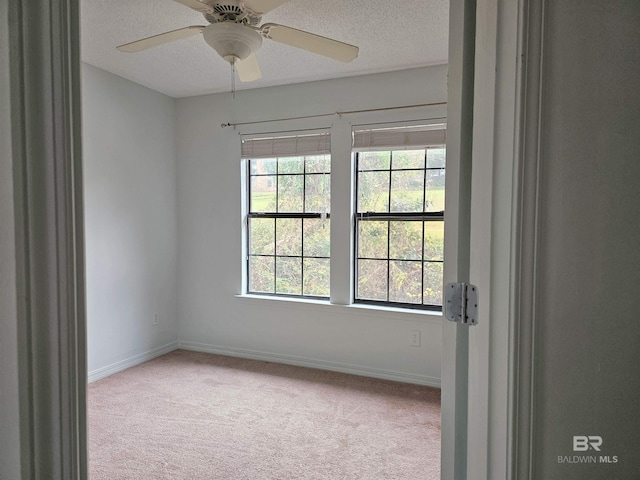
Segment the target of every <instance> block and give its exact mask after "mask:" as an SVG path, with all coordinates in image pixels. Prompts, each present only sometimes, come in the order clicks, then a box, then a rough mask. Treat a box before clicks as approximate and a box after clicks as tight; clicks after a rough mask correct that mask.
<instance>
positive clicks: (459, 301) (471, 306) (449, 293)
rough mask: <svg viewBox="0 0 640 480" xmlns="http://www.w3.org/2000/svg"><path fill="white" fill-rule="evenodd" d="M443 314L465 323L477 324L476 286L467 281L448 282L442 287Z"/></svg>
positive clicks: (449, 318)
mask: <svg viewBox="0 0 640 480" xmlns="http://www.w3.org/2000/svg"><path fill="white" fill-rule="evenodd" d="M444 299H445V303H444V316H445V317H446V318H447V320H450V321H452V322H457V323H464V324H465V325H477V324H478V287H476V286H475V285H469V284H467V283H448V284H447V285H446V286H445V287H444Z"/></svg>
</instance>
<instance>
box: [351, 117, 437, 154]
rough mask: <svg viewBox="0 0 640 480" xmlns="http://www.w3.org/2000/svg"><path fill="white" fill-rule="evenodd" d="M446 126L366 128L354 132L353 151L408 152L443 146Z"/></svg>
mask: <svg viewBox="0 0 640 480" xmlns="http://www.w3.org/2000/svg"><path fill="white" fill-rule="evenodd" d="M445 143H446V125H444V124H438V125H412V126H409V127H392V128H367V129H361V130H354V132H353V150H354V151H356V152H362V151H372V150H410V149H414V148H416V149H417V148H425V147H434V146H440V145H444V144H445Z"/></svg>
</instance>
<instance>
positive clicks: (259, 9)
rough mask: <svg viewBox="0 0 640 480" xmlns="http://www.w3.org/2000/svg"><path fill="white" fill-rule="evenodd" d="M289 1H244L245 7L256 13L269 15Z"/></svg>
mask: <svg viewBox="0 0 640 480" xmlns="http://www.w3.org/2000/svg"><path fill="white" fill-rule="evenodd" d="M288 1H289V0H244V5H245V7H247V8H249V9H250V10H252V11H253V12H255V13H267V12H270V11H271V10H273V9H274V8H276V7H279V6H280V5H282V4H283V3H287V2H288Z"/></svg>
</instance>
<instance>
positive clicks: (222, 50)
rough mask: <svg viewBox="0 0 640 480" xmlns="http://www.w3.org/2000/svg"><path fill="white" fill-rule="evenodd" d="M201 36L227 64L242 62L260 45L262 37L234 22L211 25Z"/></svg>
mask: <svg viewBox="0 0 640 480" xmlns="http://www.w3.org/2000/svg"><path fill="white" fill-rule="evenodd" d="M202 35H203V36H204V39H205V41H206V42H207V43H208V44H209V45H211V47H212V48H213V49H214V50H215V51H216V52H218V54H219V55H220V56H221V57H222V58H224V59H225V60H226V61H227V62H229V63H234V62H235V61H240V60H244V59H245V58H247V57H248V56H249V55H251V54H252V53H253V52H255V51H256V50H258V49H259V48H260V46H261V45H262V36H261V35H260V34H259V33H258V32H256V31H255V30H252V29H251V28H250V27H247V26H244V25H242V24H239V23H234V22H218V23H212V24H211V25H209V26H208V27H206V28H205V29H204V30H203V32H202Z"/></svg>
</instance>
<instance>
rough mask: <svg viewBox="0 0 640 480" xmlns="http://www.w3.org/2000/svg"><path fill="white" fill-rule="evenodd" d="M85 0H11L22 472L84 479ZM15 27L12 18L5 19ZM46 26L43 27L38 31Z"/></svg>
mask: <svg viewBox="0 0 640 480" xmlns="http://www.w3.org/2000/svg"><path fill="white" fill-rule="evenodd" d="M79 13H80V12H79V3H78V0H34V1H32V2H12V1H10V2H8V12H7V18H6V19H5V18H2V19H1V20H2V21H6V23H7V25H6V27H8V32H9V47H10V48H9V65H8V69H9V76H10V81H9V90H10V92H9V98H10V105H11V108H10V115H11V133H10V141H11V157H10V159H9V162H10V164H11V167H12V170H13V192H14V195H13V203H14V215H15V218H14V227H15V272H16V275H15V276H16V280H15V286H16V299H17V301H16V314H15V317H14V318H13V320H15V325H16V335H17V338H16V341H17V352H16V356H17V374H18V396H19V403H20V405H19V433H18V434H17V435H15V436H17V437H19V438H15V439H13V440H14V441H15V443H16V444H19V458H15V456H13V458H11V459H10V460H9V461H10V462H11V463H12V466H11V467H10V468H12V469H13V471H20V478H22V479H35V478H50V479H60V480H62V479H65V480H66V479H84V478H86V477H87V456H86V450H87V448H86V384H87V368H86V332H85V325H86V321H85V304H84V302H85V291H84V226H83V218H84V216H83V203H82V160H81V151H82V144H81V131H82V126H81V120H80V112H81V109H80V54H79V51H80V39H79V30H80V20H79ZM2 27H3V28H5V25H2ZM34 32H37V34H34Z"/></svg>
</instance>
